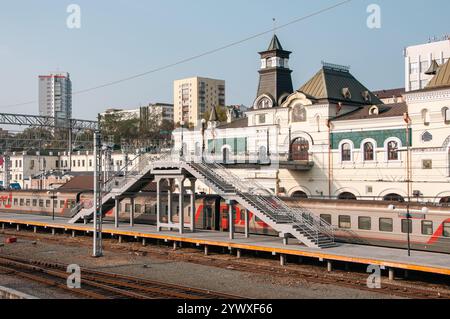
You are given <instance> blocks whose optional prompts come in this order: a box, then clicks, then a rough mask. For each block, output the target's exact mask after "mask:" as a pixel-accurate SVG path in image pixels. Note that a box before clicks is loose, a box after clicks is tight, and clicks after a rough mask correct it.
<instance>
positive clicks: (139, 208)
mask: <svg viewBox="0 0 450 319" xmlns="http://www.w3.org/2000/svg"><path fill="white" fill-rule="evenodd" d="M141 209H142V205H141V204H136V205H134V211H135V212H136V213H138V214H140V213H141Z"/></svg>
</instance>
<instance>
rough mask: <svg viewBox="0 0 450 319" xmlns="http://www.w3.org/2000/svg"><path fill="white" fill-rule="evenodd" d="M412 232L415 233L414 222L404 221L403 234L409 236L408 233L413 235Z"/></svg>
mask: <svg viewBox="0 0 450 319" xmlns="http://www.w3.org/2000/svg"><path fill="white" fill-rule="evenodd" d="M412 232H413V224H412V220H411V219H402V233H404V234H407V233H410V234H412Z"/></svg>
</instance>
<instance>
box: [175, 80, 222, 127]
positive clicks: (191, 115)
mask: <svg viewBox="0 0 450 319" xmlns="http://www.w3.org/2000/svg"><path fill="white" fill-rule="evenodd" d="M173 100H174V123H175V124H178V123H181V121H183V122H185V123H186V125H187V124H192V125H194V126H196V125H197V124H198V123H199V122H200V120H201V119H202V117H203V115H204V114H205V112H206V111H208V110H210V109H211V108H212V107H217V106H222V107H224V106H225V81H223V80H215V79H207V78H201V77H193V78H189V79H183V80H177V81H175V82H174V85H173Z"/></svg>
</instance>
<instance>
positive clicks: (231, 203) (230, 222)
mask: <svg viewBox="0 0 450 319" xmlns="http://www.w3.org/2000/svg"><path fill="white" fill-rule="evenodd" d="M227 204H228V230H229V232H230V233H229V238H230V240H233V239H234V216H233V206H234V205H236V202H235V201H234V200H228V201H227Z"/></svg>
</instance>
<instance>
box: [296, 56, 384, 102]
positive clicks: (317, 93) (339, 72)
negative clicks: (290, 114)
mask: <svg viewBox="0 0 450 319" xmlns="http://www.w3.org/2000/svg"><path fill="white" fill-rule="evenodd" d="M298 91H299V92H302V93H304V94H306V95H309V96H311V97H313V98H315V99H317V100H323V99H325V100H329V101H332V102H343V103H347V104H349V103H354V104H360V105H369V104H370V105H372V104H382V102H381V101H380V99H379V98H378V97H377V96H375V95H374V94H373V93H372V92H371V91H370V90H368V89H367V88H366V87H365V86H364V85H363V84H361V82H359V81H358V80H357V79H356V78H355V77H354V76H353V75H352V74H351V73H350V71H349V69H348V67H340V66H338V65H335V66H333V65H331V64H324V65H323V67H322V68H321V69H320V71H319V72H317V73H316V75H314V76H313V77H312V78H311V79H310V80H309V81H308V82H307V83H306V84H304V85H303V86H302V87H301V88H300V89H299V90H298Z"/></svg>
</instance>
